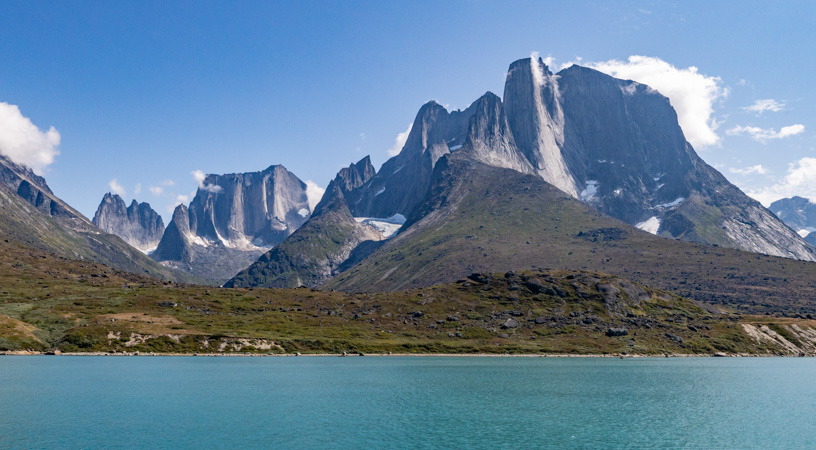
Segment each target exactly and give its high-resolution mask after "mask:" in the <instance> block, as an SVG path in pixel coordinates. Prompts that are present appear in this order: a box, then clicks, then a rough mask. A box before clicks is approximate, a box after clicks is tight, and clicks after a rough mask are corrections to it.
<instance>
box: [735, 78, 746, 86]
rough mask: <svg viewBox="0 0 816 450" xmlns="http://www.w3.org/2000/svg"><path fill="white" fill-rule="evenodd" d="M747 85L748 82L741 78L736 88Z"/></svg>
mask: <svg viewBox="0 0 816 450" xmlns="http://www.w3.org/2000/svg"><path fill="white" fill-rule="evenodd" d="M747 85H748V80H746V79H745V78H741V79H740V80H739V81H738V82H737V86H747Z"/></svg>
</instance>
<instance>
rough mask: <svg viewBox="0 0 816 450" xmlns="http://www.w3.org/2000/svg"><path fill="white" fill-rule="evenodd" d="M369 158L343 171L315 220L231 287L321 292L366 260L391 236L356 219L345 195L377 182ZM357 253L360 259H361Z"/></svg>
mask: <svg viewBox="0 0 816 450" xmlns="http://www.w3.org/2000/svg"><path fill="white" fill-rule="evenodd" d="M374 175H375V173H374V168H373V167H372V166H371V161H370V160H369V158H368V157H366V158H364V159H363V160H361V161H359V162H358V163H356V164H352V165H351V166H349V167H347V168H344V169H342V170H341V171H340V172H339V173H338V174H337V176H336V177H335V178H334V180H332V182H331V183H329V186H328V188H326V193H325V194H324V195H323V199H322V200H321V201H320V203H319V204H318V205H317V206H316V207H315V210H314V213H313V214H312V217H311V218H309V220H308V221H307V222H306V223H305V224H304V225H303V226H302V227H300V228H299V229H298V230H297V231H295V233H294V234H292V235H291V236H289V237H288V238H287V239H286V240H285V241H284V242H283V243H281V244H280V245H278V246H277V247H275V248H273V249H272V250H270V251H269V252H267V253H266V254H264V255H263V256H261V257H260V258H259V259H258V261H256V262H255V263H254V264H252V265H251V266H250V267H248V268H247V269H246V270H243V271H241V272H240V273H238V275H236V276H235V277H233V278H232V279H231V280H230V281H228V282H227V283H226V284H225V286H226V287H253V286H263V287H281V288H291V287H298V286H308V287H316V286H318V285H320V284H321V283H323V282H324V281H326V280H328V279H329V278H331V277H332V276H334V275H336V274H337V273H338V271H339V270H341V269H340V268H341V266H343V264H350V262H349V260H350V259H351V260H353V261H356V260H358V259H362V257H363V256H365V254H361V252H363V251H365V252H366V254H367V252H369V251H371V250H373V249H374V248H376V247H377V244H378V243H379V242H381V241H382V240H383V239H384V238H385V236H384V235H383V234H382V232H380V231H379V230H378V229H377V228H375V227H374V226H372V225H371V224H369V223H365V222H361V221H358V220H356V219H355V218H354V216H352V214H351V211H350V210H349V207H348V203H347V201H346V198H345V195H344V192H350V191H352V190H354V189H357V188H359V187H361V186H363V185H365V184H366V183H368V182H369V181H370V180H371V179H372V177H374ZM355 251H356V254H355Z"/></svg>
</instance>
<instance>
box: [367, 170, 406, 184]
mask: <svg viewBox="0 0 816 450" xmlns="http://www.w3.org/2000/svg"><path fill="white" fill-rule="evenodd" d="M403 167H405V166H399V168H397V170H395V171H394V172H392V174H395V173H397V172H399V171H400V170H402V168H403ZM369 183H371V182H370V181H369Z"/></svg>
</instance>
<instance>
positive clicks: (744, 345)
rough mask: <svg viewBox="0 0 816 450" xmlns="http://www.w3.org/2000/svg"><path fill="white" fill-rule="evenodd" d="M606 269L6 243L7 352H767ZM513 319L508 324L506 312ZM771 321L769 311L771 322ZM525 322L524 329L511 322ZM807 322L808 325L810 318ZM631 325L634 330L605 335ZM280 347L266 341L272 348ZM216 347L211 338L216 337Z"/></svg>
mask: <svg viewBox="0 0 816 450" xmlns="http://www.w3.org/2000/svg"><path fill="white" fill-rule="evenodd" d="M610 283H611V284H615V283H625V281H621V279H619V278H617V277H614V276H611V275H605V274H599V273H591V272H574V271H534V272H522V273H518V274H511V275H505V274H500V275H479V276H476V277H474V279H467V280H460V281H459V282H456V283H450V284H444V285H438V286H435V287H430V288H424V289H415V290H410V291H406V292H396V293H379V294H353V295H350V294H346V293H341V292H325V291H317V290H312V289H304V288H301V289H220V288H213V287H207V286H190V285H186V286H185V285H177V284H173V283H169V282H161V281H157V280H154V279H150V278H145V277H140V276H135V275H131V274H127V273H123V272H117V271H113V270H111V269H109V268H107V267H105V266H102V265H97V264H92V263H78V262H75V261H70V260H66V259H60V258H55V257H53V256H50V255H48V254H45V253H42V252H38V251H34V250H29V249H25V248H22V247H16V246H14V245H11V244H7V243H6V244H3V245H0V286H2V288H0V350H16V349H27V348H31V349H35V350H47V349H52V348H58V349H61V350H63V351H83V352H85V351H87V352H91V351H125V350H126V351H143V352H182V353H192V352H203V351H217V350H214V349H215V348H216V347H214V346H213V345H212V343H214V342H224V343H226V342H235V341H236V340H239V339H244V340H247V339H249V340H252V339H254V340H256V341H252V342H244V344H243V345H241V346H227V347H226V348H225V349H222V350H221V351H227V352H228V351H242V352H250V353H256V352H257V353H283V352H286V353H294V352H301V353H339V352H343V351H346V352H363V353H386V352H394V353H574V354H613V353H623V352H627V353H639V354H663V353H701V354H702V353H713V352H734V353H737V352H740V353H764V352H768V351H773V350H774V349H773V347H769V346H767V345H765V346H763V345H760V344H758V343H757V342H755V341H754V340H752V339H751V338H750V337H748V336H747V335H746V334H745V333H743V332H742V331H741V329H740V325H739V321H740V319H739V318H738V316H734V315H728V314H712V313H709V312H708V311H706V310H705V309H703V308H701V307H699V306H697V305H696V304H694V303H693V302H691V301H688V300H685V299H682V298H680V297H676V296H673V295H670V294H667V293H665V292H662V291H656V290H652V289H648V288H645V287H642V286H638V288H637V289H639V290H640V291H643V292H646V293H647V295H646V296H647V297H648V299H646V297H643V298H644V299H643V301H635V300H634V299H633V298H632V297H631V296H630V295H628V294H625V293H620V294H619V295H618V296H617V297H615V298H613V299H611V300H610V298H611V297H608V296H606V297H605V296H604V294H603V293H602V292H601V290H599V286H601V285H608V284H610ZM509 319H512V320H511V321H510V322H509V326H508V320H509ZM767 320H770V321H771V322H772V320H771V319H767ZM513 321H515V323H517V324H518V325H515V324H514V323H513ZM805 322H807V321H805ZM609 328H626V329H627V332H628V334H627V335H625V336H607V331H608V330H609ZM264 342H267V343H271V344H273V345H272V346H271V347H270V346H267V347H264V346H263V343H264ZM205 344H209V345H205Z"/></svg>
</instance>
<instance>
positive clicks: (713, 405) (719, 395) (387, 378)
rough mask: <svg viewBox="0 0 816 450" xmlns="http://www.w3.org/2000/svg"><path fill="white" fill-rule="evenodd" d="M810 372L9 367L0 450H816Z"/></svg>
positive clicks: (577, 364)
mask: <svg viewBox="0 0 816 450" xmlns="http://www.w3.org/2000/svg"><path fill="white" fill-rule="evenodd" d="M814 376H816V360H814V359H804V358H668V359H666V358H654V359H626V360H620V359H610V358H444V357H438V358H437V357H421V358H418V357H405V358H403V357H362V358H360V357H353V358H337V357H300V358H215V357H82V356H75V357H74V356H60V357H48V356H42V357H35V356H19V357H14V356H3V357H0V448H44V447H49V448H50V447H60V448H196V449H198V448H364V447H368V448H372V447H376V448H466V447H467V448H599V447H604V448H610V447H612V448H621V447H626V448H650V447H659V448H816V383H814V382H813V380H814Z"/></svg>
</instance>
